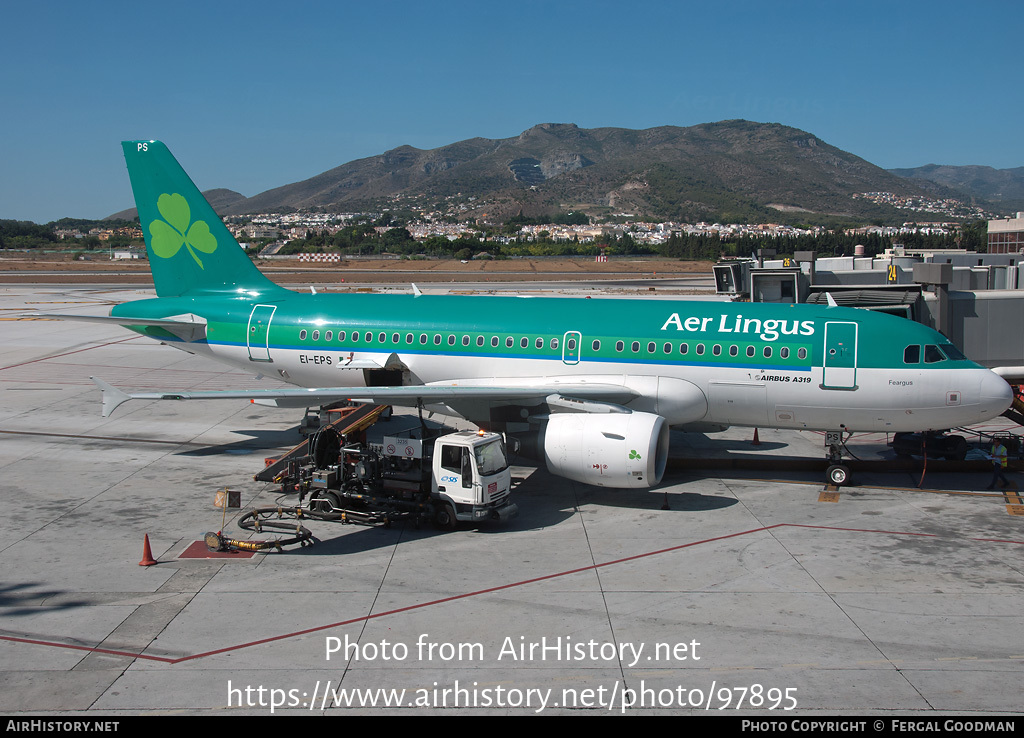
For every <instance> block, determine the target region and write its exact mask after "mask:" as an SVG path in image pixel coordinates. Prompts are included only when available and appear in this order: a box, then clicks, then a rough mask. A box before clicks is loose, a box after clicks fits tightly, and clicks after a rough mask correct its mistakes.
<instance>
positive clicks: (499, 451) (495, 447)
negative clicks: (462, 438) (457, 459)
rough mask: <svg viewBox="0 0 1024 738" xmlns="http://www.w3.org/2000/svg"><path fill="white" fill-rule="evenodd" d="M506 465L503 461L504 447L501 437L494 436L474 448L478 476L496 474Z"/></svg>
mask: <svg viewBox="0 0 1024 738" xmlns="http://www.w3.org/2000/svg"><path fill="white" fill-rule="evenodd" d="M507 466H508V462H507V461H505V449H504V447H503V444H502V442H501V439H498V438H495V439H494V440H493V441H491V442H490V443H485V444H484V445H483V446H477V448H476V468H477V469H478V470H479V472H480V476H486V475H488V474H496V473H498V472H500V471H503V470H504V469H505V468H506V467H507Z"/></svg>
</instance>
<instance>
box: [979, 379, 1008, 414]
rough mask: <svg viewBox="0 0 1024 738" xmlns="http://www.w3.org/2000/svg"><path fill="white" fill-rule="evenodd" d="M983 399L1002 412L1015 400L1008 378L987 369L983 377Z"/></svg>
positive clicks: (995, 409)
mask: <svg viewBox="0 0 1024 738" xmlns="http://www.w3.org/2000/svg"><path fill="white" fill-rule="evenodd" d="M979 394H980V396H981V401H982V403H983V404H985V405H991V406H992V408H993V410H994V411H996V412H1000V413H1001V412H1002V411H1003V410H1005V409H1006V408H1008V407H1010V403H1012V402H1013V390H1012V389H1011V388H1010V385H1008V384H1007V383H1006V380H1005V379H1003V378H1002V377H1000V376H999V375H998V374H996V373H995V372H989V371H986V372H985V374H984V376H982V378H981V392H980V393H979Z"/></svg>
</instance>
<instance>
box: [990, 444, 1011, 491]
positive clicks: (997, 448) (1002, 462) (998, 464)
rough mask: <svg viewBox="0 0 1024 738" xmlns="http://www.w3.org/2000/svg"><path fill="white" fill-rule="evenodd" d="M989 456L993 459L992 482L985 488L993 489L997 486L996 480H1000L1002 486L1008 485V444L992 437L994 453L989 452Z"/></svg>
mask: <svg viewBox="0 0 1024 738" xmlns="http://www.w3.org/2000/svg"><path fill="white" fill-rule="evenodd" d="M989 458H990V459H992V482H991V483H990V484H989V485H988V487H986V488H985V489H992V488H993V487H995V486H996V482H997V481H998V482H999V486H1000V487H1007V486H1009V484H1010V481H1009V480H1008V479H1007V478H1006V473H1005V471H1004V470H1005V469H1006V462H1007V452H1006V446H1004V445H1003V444H1002V443H1001V442H1000V441H999V439H997V438H993V439H992V453H991V454H989Z"/></svg>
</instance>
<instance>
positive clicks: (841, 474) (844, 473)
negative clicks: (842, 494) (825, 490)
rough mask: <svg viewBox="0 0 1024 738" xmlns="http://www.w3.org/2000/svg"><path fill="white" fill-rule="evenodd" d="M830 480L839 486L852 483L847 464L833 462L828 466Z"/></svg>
mask: <svg viewBox="0 0 1024 738" xmlns="http://www.w3.org/2000/svg"><path fill="white" fill-rule="evenodd" d="M828 481H829V482H831V483H832V484H834V485H835V486H837V487H842V486H843V485H846V484H849V483H850V469H849V468H848V467H847V466H846V465H845V464H833V465H832V466H830V467H829V468H828Z"/></svg>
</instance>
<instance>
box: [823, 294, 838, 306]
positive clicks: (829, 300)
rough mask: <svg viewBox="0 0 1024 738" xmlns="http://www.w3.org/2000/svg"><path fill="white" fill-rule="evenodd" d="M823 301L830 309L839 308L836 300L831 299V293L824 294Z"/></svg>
mask: <svg viewBox="0 0 1024 738" xmlns="http://www.w3.org/2000/svg"><path fill="white" fill-rule="evenodd" d="M825 299H826V300H827V301H828V306H829V307H830V308H834V307H839V303H838V302H836V298H834V297H832V293H831V292H826V293H825Z"/></svg>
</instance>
